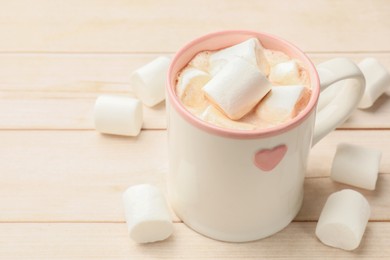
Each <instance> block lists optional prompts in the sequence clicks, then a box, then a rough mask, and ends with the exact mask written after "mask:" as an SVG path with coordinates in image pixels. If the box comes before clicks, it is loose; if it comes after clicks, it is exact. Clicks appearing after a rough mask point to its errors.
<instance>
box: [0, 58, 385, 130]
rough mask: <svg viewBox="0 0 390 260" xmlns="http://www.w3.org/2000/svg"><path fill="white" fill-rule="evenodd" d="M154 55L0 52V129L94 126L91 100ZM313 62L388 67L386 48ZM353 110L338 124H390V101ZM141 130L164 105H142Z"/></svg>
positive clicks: (156, 124)
mask: <svg viewBox="0 0 390 260" xmlns="http://www.w3.org/2000/svg"><path fill="white" fill-rule="evenodd" d="M158 55H159V54H137V55H135V54H134V55H133V54H128V55H119V54H117V55H103V54H100V55H96V54H83V55H81V54H0V68H1V69H0V91H1V93H0V111H5V112H3V113H0V129H43V128H46V129H93V122H92V110H93V103H94V99H95V98H96V97H97V96H98V95H100V94H107V93H112V94H119V95H130V96H133V94H132V93H131V87H130V86H129V84H128V77H129V74H130V73H131V71H133V70H135V69H136V68H137V67H139V66H142V65H143V64H146V63H147V62H149V61H150V60H152V59H154V58H155V57H157V56H158ZM310 56H311V57H312V58H313V60H314V61H315V62H316V63H319V62H322V61H324V60H326V59H329V58H333V57H335V56H346V57H349V58H351V59H353V60H355V61H359V60H361V59H362V58H364V57H367V56H373V57H375V58H377V59H378V60H380V61H381V62H382V63H383V64H384V65H385V66H386V67H388V68H389V69H390V53H380V54H375V53H365V54H350V53H349V54H348V53H341V54H340V55H339V54H311V55H310ZM388 101H389V97H388V96H387V95H383V96H382V97H381V98H380V99H379V100H378V101H377V102H376V103H375V105H374V106H373V107H371V108H369V109H365V110H356V111H355V113H354V114H353V115H352V116H351V118H350V119H349V120H348V121H347V122H346V123H344V124H343V126H341V127H340V128H390V120H387V119H388V118H389V117H390V102H388ZM144 112H145V113H144V115H145V124H144V128H146V129H162V128H166V120H165V118H164V117H165V108H164V104H161V105H159V106H157V107H153V108H148V107H144Z"/></svg>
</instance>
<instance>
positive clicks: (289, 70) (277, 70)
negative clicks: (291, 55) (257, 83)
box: [269, 60, 301, 85]
mask: <svg viewBox="0 0 390 260" xmlns="http://www.w3.org/2000/svg"><path fill="white" fill-rule="evenodd" d="M269 80H270V81H271V82H272V83H278V84H281V85H292V84H299V83H300V82H301V79H300V72H299V66H298V63H297V62H296V61H295V60H290V61H286V62H282V63H279V64H276V65H275V66H273V67H272V68H271V71H270V74H269Z"/></svg>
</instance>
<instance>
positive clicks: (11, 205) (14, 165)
mask: <svg viewBox="0 0 390 260" xmlns="http://www.w3.org/2000/svg"><path fill="white" fill-rule="evenodd" d="M0 140H1V146H0V154H2V156H1V157H0V165H1V169H2V188H1V189H0V212H2V214H0V221H8V222H9V221H38V222H41V221H83V222H86V221H93V222H99V221H108V222H110V221H124V218H123V216H124V215H123V207H122V199H121V196H122V193H123V191H124V190H125V189H126V188H127V187H128V186H131V185H135V184H139V183H151V184H154V185H157V186H158V187H160V188H161V189H162V190H165V174H166V173H167V171H168V165H167V155H166V152H165V151H166V149H167V139H166V131H142V133H141V134H140V135H139V136H138V137H136V138H126V137H117V136H107V135H100V134H98V133H96V132H94V131H0ZM340 140H343V141H344V142H349V143H353V144H358V145H364V146H368V147H371V148H375V149H379V150H381V151H382V152H383V156H382V160H381V164H380V172H381V175H380V178H379V181H378V188H377V190H376V191H375V192H364V191H362V190H361V192H363V194H365V195H366V196H367V197H368V198H369V200H370V203H371V204H372V205H371V206H372V208H373V209H372V212H373V213H372V216H371V219H372V220H376V221H379V220H386V221H387V220H390V213H389V211H388V208H389V207H390V199H389V198H390V194H389V192H390V191H389V189H387V187H388V185H390V157H389V156H390V150H389V147H390V143H389V142H390V133H389V131H335V132H333V133H331V135H329V136H328V137H326V138H325V139H324V140H322V141H321V142H320V143H318V145H317V146H316V147H315V148H314V149H313V152H312V153H311V157H310V161H309V165H308V173H307V176H308V178H307V179H306V181H305V191H306V194H307V195H306V196H305V203H304V207H303V209H302V211H301V213H300V215H299V216H298V220H300V221H311V220H316V219H317V218H318V216H319V212H320V209H321V207H322V205H323V203H324V202H325V199H326V198H327V196H328V195H330V193H332V192H334V191H337V190H339V189H342V188H351V187H348V186H344V185H338V184H335V183H333V182H332V181H330V180H329V178H328V176H329V170H330V166H331V162H332V158H333V155H334V152H335V149H336V145H337V143H339V142H340ZM48 195H50V196H48ZM175 221H179V220H178V219H177V218H175Z"/></svg>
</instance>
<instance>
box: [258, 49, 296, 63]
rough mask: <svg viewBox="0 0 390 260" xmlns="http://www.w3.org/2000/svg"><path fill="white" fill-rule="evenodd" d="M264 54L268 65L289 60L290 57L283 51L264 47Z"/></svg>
mask: <svg viewBox="0 0 390 260" xmlns="http://www.w3.org/2000/svg"><path fill="white" fill-rule="evenodd" d="M264 55H265V57H266V58H267V61H268V64H269V66H270V67H273V66H275V65H276V64H278V63H281V62H286V61H289V60H290V59H291V58H290V57H289V56H287V55H286V54H285V53H284V52H281V51H275V50H270V49H264Z"/></svg>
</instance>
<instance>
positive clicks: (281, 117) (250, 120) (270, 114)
mask: <svg viewBox="0 0 390 260" xmlns="http://www.w3.org/2000/svg"><path fill="white" fill-rule="evenodd" d="M263 51H264V55H263V57H264V58H265V59H266V62H267V63H268V65H269V67H270V71H271V73H272V69H273V68H277V66H278V65H280V64H282V63H286V62H287V63H288V62H295V63H296V66H297V72H296V73H294V75H293V76H289V77H290V79H289V78H287V79H286V78H283V80H282V81H283V82H282V83H280V82H275V81H272V78H270V77H269V75H267V78H268V80H269V81H270V82H271V83H272V85H274V86H283V88H288V87H289V85H300V86H303V87H304V88H303V91H301V92H300V95H299V97H297V99H296V103H295V105H293V106H294V107H293V108H292V110H291V111H287V110H286V109H285V108H284V106H285V105H284V104H283V103H280V104H281V105H278V103H277V102H276V103H275V102H270V101H269V100H270V99H271V97H272V90H271V91H270V92H269V93H268V94H267V95H266V96H265V97H264V98H263V99H262V100H261V101H260V102H259V103H258V104H257V105H256V106H255V107H254V109H252V110H251V111H250V112H249V113H248V114H246V115H245V116H244V117H242V118H241V119H239V120H235V121H233V120H231V119H230V118H228V117H227V116H226V115H224V113H223V111H219V110H218V108H216V107H215V106H213V105H212V103H211V102H210V101H209V100H208V99H207V98H206V96H205V94H204V92H203V90H202V87H203V86H204V85H205V84H206V83H207V82H208V81H209V80H210V79H211V78H212V76H211V75H210V69H211V68H210V62H209V60H210V56H211V55H213V54H214V53H215V52H217V51H202V52H199V53H198V54H197V55H195V56H194V58H193V59H192V60H191V61H190V62H189V63H188V64H187V66H186V67H184V68H183V69H182V70H181V71H180V72H179V73H178V76H177V83H176V94H177V95H178V97H179V98H180V100H181V102H182V103H183V105H184V106H185V107H186V108H187V109H188V110H189V111H190V112H191V113H192V114H193V115H195V116H197V117H198V118H200V119H202V120H204V121H207V122H209V123H211V124H213V125H217V126H219V127H223V128H229V129H241V130H253V129H264V128H268V127H272V126H276V125H279V124H282V123H285V122H287V121H288V120H291V119H292V118H294V117H296V116H297V115H298V114H299V113H300V112H301V111H302V110H303V109H304V108H305V107H306V105H307V103H308V102H309V99H310V95H311V90H310V80H309V75H308V71H307V70H306V69H305V68H304V66H303V65H302V62H301V61H299V60H296V59H292V58H290V57H289V56H288V55H286V54H285V53H283V52H280V51H275V50H270V49H263ZM263 62H264V61H263ZM194 70H197V72H193V71H194ZM204 74H207V75H208V77H207V76H205V75H204ZM194 75H195V76H194ZM293 77H294V78H293ZM279 80H280V79H279ZM289 81H291V82H292V83H293V84H286V82H287V83H288V82H289ZM183 85H185V86H186V87H185V89H184V87H183ZM290 90H291V89H290ZM267 100H268V103H270V104H272V105H274V104H276V105H274V107H273V106H266V105H265V104H266V103H267ZM271 101H273V100H271ZM282 102H283V100H282ZM211 112H212V113H211Z"/></svg>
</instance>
